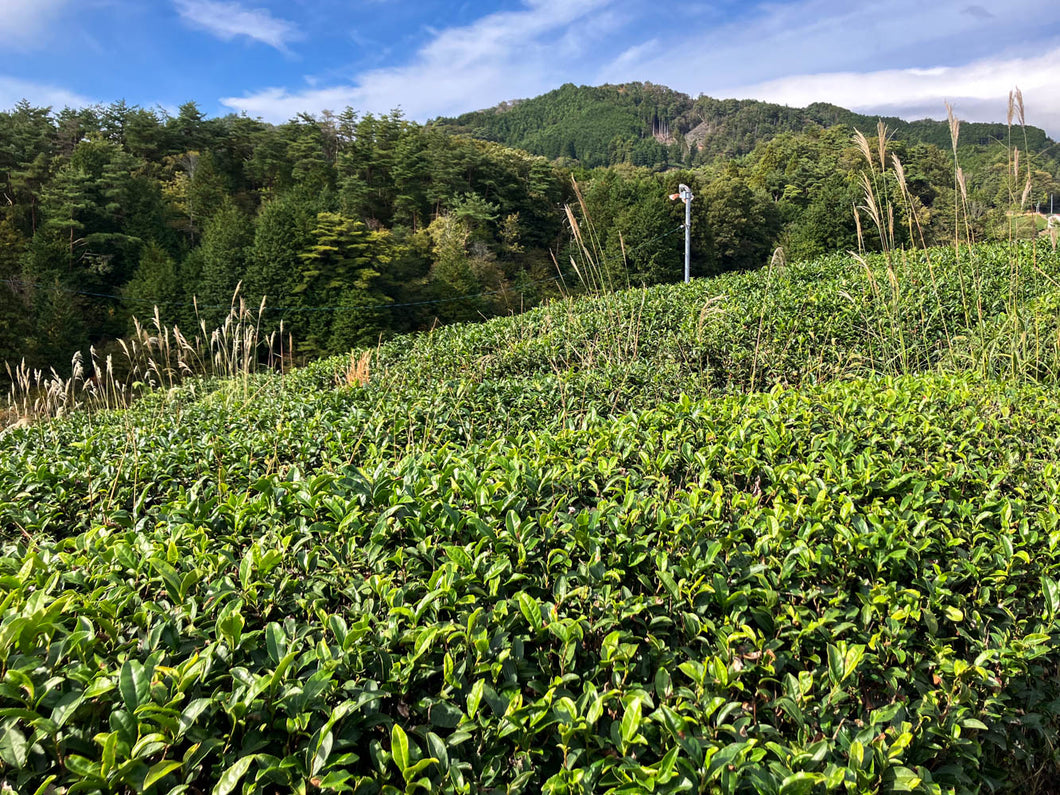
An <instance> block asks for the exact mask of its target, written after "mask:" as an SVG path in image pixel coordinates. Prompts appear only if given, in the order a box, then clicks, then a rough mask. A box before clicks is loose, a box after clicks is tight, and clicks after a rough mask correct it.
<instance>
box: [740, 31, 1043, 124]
mask: <svg viewBox="0 0 1060 795" xmlns="http://www.w3.org/2000/svg"><path fill="white" fill-rule="evenodd" d="M1057 74H1060V48H1056V49H1053V50H1051V51H1049V52H1046V53H1044V54H1042V55H1039V56H1037V57H1033V58H1012V59H1008V60H995V59H984V60H980V61H976V62H974V63H970V64H965V65H963V66H957V67H952V66H949V67H936V68H932V69H888V70H883V71H878V72H867V73H854V72H836V73H830V74H812V75H793V76H789V77H784V78H780V79H777V80H770V81H765V82H762V83H758V84H754V85H746V86H740V87H737V88H735V89H733V94H734V95H735V96H740V97H753V98H755V99H763V100H767V101H769V102H777V103H780V104H784V105H791V106H795V107H803V106H805V105H809V104H810V103H812V102H830V103H832V104H834V105H840V106H842V107H845V108H849V109H852V110H859V111H869V112H874V113H882V114H885V115H894V116H901V117H903V118H923V117H925V116H930V117H934V118H940V117H943V116H945V113H946V109H945V103H946V102H949V103H950V104H951V105H953V106H954V109H955V111H956V112H957V115H958V116H961V117H962V118H965V119H967V120H969V121H999V120H1002V119H1004V118H1005V116H1006V113H1007V108H1008V93H1009V91H1011V90H1012V89H1013V88H1015V87H1016V86H1019V88H1020V90H1021V91H1022V92H1023V96H1024V101H1025V104H1026V109H1027V122H1028V123H1029V124H1034V125H1036V126H1040V127H1043V128H1045V130H1046V131H1047V132H1049V133H1050V135H1051V136H1053V137H1060V82H1058V81H1057V79H1056V75H1057Z"/></svg>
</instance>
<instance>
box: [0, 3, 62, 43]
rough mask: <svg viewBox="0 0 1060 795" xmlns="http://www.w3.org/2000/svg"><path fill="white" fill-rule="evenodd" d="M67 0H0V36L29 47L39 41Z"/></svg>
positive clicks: (6, 40)
mask: <svg viewBox="0 0 1060 795" xmlns="http://www.w3.org/2000/svg"><path fill="white" fill-rule="evenodd" d="M68 2H69V0H0V38H2V39H3V41H4V42H5V44H7V45H9V46H15V47H18V48H20V49H21V48H29V47H32V46H34V45H37V44H39V43H40V42H41V39H42V37H43V36H44V35H45V34H46V33H47V31H48V28H49V25H50V23H51V22H52V20H54V19H55V17H56V16H57V15H58V13H59V11H60V10H61V9H62V8H63V6H65V5H67V4H68Z"/></svg>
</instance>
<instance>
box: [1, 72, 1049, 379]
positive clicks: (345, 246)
mask: <svg viewBox="0 0 1060 795" xmlns="http://www.w3.org/2000/svg"><path fill="white" fill-rule="evenodd" d="M879 121H880V120H877V119H869V118H867V117H863V116H858V115H856V114H852V113H850V112H849V111H845V110H843V109H841V108H836V107H833V106H825V105H815V106H811V107H810V108H806V109H802V110H799V109H792V108H783V107H780V106H776V105H768V104H766V103H761V102H750V101H746V102H744V101H736V100H725V101H718V100H712V99H709V98H705V97H700V98H699V99H696V100H692V99H690V98H689V97H687V96H685V95H683V94H679V93H677V92H674V91H670V90H669V89H666V88H662V87H659V86H652V85H650V84H630V85H626V86H603V87H600V88H576V87H574V86H571V85H568V86H564V87H562V88H560V89H558V90H557V91H555V92H552V93H551V94H548V95H545V96H543V97H539V98H537V99H534V100H527V101H525V102H520V103H514V104H512V105H508V106H505V107H504V108H498V109H494V110H492V111H484V112H479V113H476V114H468V115H466V116H464V117H461V119H460V120H457V121H449V122H447V121H444V120H440V121H438V122H434V123H431V124H428V125H420V124H416V123H413V122H410V121H408V120H406V119H404V118H402V116H401V114H400V113H397V112H395V113H391V114H386V115H383V116H378V117H377V116H373V115H366V116H359V115H358V114H357V113H356V112H354V111H353V110H351V109H346V110H345V111H343V112H342V113H341V114H338V115H336V114H332V113H324V114H322V115H321V116H319V117H314V116H310V115H301V116H299V117H297V118H295V119H292V120H291V121H289V122H287V123H285V124H281V125H271V124H267V123H264V122H262V121H260V120H255V119H250V118H247V117H245V116H225V117H221V118H208V117H206V116H205V115H204V114H203V113H202V112H201V111H200V110H199V109H198V107H197V106H196V105H195V104H194V103H187V104H185V105H183V106H182V107H181V108H180V110H179V112H178V113H177V114H176V115H170V114H167V113H165V112H161V111H152V110H147V109H144V108H139V107H130V106H128V105H126V104H125V103H123V102H118V103H115V104H112V105H109V106H105V107H104V106H96V107H89V108H82V109H69V108H67V109H63V110H61V111H58V112H53V111H52V109H50V108H38V107H33V106H32V105H30V104H28V103H25V102H23V103H21V104H19V105H18V106H16V107H15V108H13V109H11V110H10V111H7V112H0V362H4V361H8V362H18V361H20V360H22V359H23V358H24V359H26V361H27V362H28V363H29V364H31V365H33V366H38V367H43V368H49V367H56V368H57V369H58V370H60V371H62V370H63V368H64V365H66V366H68V365H69V362H70V356H71V353H72V352H74V351H76V350H81V351H87V349H88V346H90V345H91V346H95V347H96V348H97V350H102V351H103V352H104V353H105V352H106V350H107V346H108V345H110V346H116V345H117V344H118V343H117V341H118V340H120V339H121V338H122V337H123V336H124V335H126V334H127V333H128V332H129V331H130V329H131V327H132V317H133V316H134V315H136V316H139V317H140V318H141V319H143V318H148V317H150V316H151V315H152V314H153V312H154V307H156V306H157V307H158V310H159V313H160V320H161V322H164V323H166V324H167V325H172V324H177V325H179V326H180V327H181V329H183V330H185V331H188V330H190V329H195V328H198V327H199V325H200V322H202V323H205V324H206V326H207V328H212V326H213V324H214V323H216V322H218V321H219V320H220V318H222V317H223V316H224V315H225V314H226V313H227V311H228V309H229V305H230V302H231V300H232V296H233V294H234V292H235V291H236V288H237V286H239V285H241V287H240V289H241V295H242V296H244V297H245V298H246V300H247V301H248V303H249V304H250V305H252V306H257V305H258V303H259V302H260V301H261V300H262V298H265V299H266V307H267V308H266V313H265V321H264V325H265V329H264V330H265V331H266V332H268V331H271V330H274V329H277V328H279V326H280V323H281V322H282V323H283V324H284V328H285V329H286V330H289V331H290V332H291V333H292V334H293V336H294V340H295V343H296V352H297V355H298V356H299V357H300V358H301V359H302V360H306V359H309V358H314V357H317V356H320V355H324V354H328V353H337V352H340V351H346V350H349V349H350V347H352V346H356V345H364V344H374V343H375V342H376V341H377V340H379V339H380V338H382V337H387V336H390V335H393V334H396V333H402V332H408V331H416V330H421V329H426V328H431V327H433V326H434V325H436V324H438V323H446V322H451V321H459V320H474V319H480V318H483V317H489V316H491V315H495V314H498V313H500V314H503V313H508V312H513V311H519V310H521V309H524V308H527V307H530V306H533V305H534V304H535V303H537V302H539V301H540V300H542V299H543V298H545V297H548V296H551V295H555V294H557V293H558V292H559V290H560V289H561V285H563V284H566V286H567V288H570V287H571V286H572V285H576V284H577V282H578V276H577V274H575V273H574V272H573V269H571V268H570V261H571V254H572V253H577V252H576V251H575V250H574V249H575V248H576V247H575V245H574V243H573V241H572V238H571V234H570V229H569V228H568V224H567V218H566V215H565V212H564V205H565V204H569V205H572V206H573V207H574V208H575V214H576V216H577V217H578V218H579V219H580V223H581V224H582V225H583V226H584V227H585V229H586V230H591V232H592V234H591V235H590V236H589V239H590V240H591V242H592V245H593V247H594V249H595V250H594V252H593V256H594V257H595V258H596V259H597V266H598V268H599V271H600V274H601V275H602V276H603V277H606V279H607V281H608V282H609V283H610V284H612V285H615V286H618V285H626V284H638V285H639V284H656V283H660V282H668V281H674V280H676V279H679V278H680V277H681V274H682V272H683V263H682V259H683V246H682V244H681V240H680V226H681V224H682V221H683V208H682V207H681V205H680V202H674V201H671V200H670V198H669V196H670V194H672V193H674V192H675V191H676V190H677V186H678V185H679V184H680V183H682V182H683V183H685V184H687V185H689V186H691V187H692V189H693V192H694V193H695V196H696V199H695V201H694V202H693V207H692V218H693V222H692V263H691V264H692V273H693V274H694V275H696V276H704V275H709V274H714V273H719V272H723V271H728V270H734V269H749V268H756V267H761V266H762V265H763V264H765V263H766V262H767V261H769V259H770V257H771V255H772V254H773V252H774V250H775V249H776V248H777V247H781V248H783V250H784V252H785V254H786V256H787V257H788V258H802V257H812V256H816V255H818V254H821V253H824V252H830V251H835V250H852V249H860V248H862V247H865V248H869V249H871V248H873V247H876V248H880V247H883V246H885V245H894V246H901V245H904V244H907V243H916V244H918V245H922V244H928V245H930V244H933V243H935V244H937V243H945V242H947V241H952V240H953V239H954V237H955V236H961V237H962V238H963V239H969V240H983V239H989V238H997V237H1009V236H1012V235H1013V234H1016V235H1024V234H1035V233H1036V231H1037V227H1038V226H1039V225H1044V220H1043V219H1037V220H1031V219H1024V220H1025V221H1026V223H1025V224H1023V226H1019V225H1018V224H1016V223H1015V221H1014V219H1015V220H1019V219H1022V218H1023V216H1022V215H1021V214H1020V211H1022V210H1025V209H1027V208H1029V207H1031V206H1033V205H1034V204H1036V203H1042V204H1044V206H1045V207H1046V208H1048V206H1049V200H1050V196H1051V195H1053V194H1057V195H1060V185H1058V181H1057V177H1058V172H1060V166H1058V164H1057V161H1056V160H1055V159H1054V157H1053V154H1054V153H1053V151H1052V150H1051V149H1049V147H1051V145H1052V143H1051V142H1050V141H1049V140H1048V139H1047V138H1046V137H1045V135H1044V133H1042V132H1041V131H1040V130H1037V129H1035V128H1026V129H1023V128H1020V127H1019V126H1014V127H1013V128H1011V129H1010V128H1009V127H1007V126H998V125H981V124H965V125H962V126H961V129H960V135H959V141H960V147H959V148H958V159H957V161H955V160H954V155H953V152H952V150H951V147H950V141H949V129H948V127H947V126H946V125H939V124H937V123H935V122H913V123H907V122H902V121H900V120H897V119H887V120H882V122H883V123H885V126H884V128H883V132H884V140H883V145H882V147H881V144H880V141H879V140H878V134H879V133H878V130H877V123H878V122H879ZM858 130H860V131H861V132H862V133H864V134H865V136H867V137H866V138H863V139H862V140H861V141H860V142H859V141H857V140H856V137H855V135H856V131H858ZM483 137H489V138H493V139H496V140H482V138H483ZM513 147H522V148H513ZM881 148H882V149H883V150H885V156H883V157H881V156H880V154H879V152H880V150H881ZM524 149H525V150H530V152H527V151H524ZM535 153H536V154H535ZM866 154H867V155H868V159H866ZM895 158H897V160H895ZM957 166H960V171H958V170H957ZM899 169H900V172H899ZM572 177H573V178H574V180H576V182H577V186H578V187H577V193H576V188H575V185H574V183H573V182H572ZM866 185H871V186H872V189H873V190H876V191H879V193H880V196H881V197H883V198H885V199H886V200H887V202H888V206H889V207H890V212H892V214H893V222H892V223H891V227H892V228H890V229H889V230H887V235H886V240H884V239H883V238H881V236H880V234H878V232H879V228H878V227H876V229H875V231H874V229H873V225H872V223H871V219H870V215H871V212H870V211H871V207H870V205H871V202H870V203H868V204H867V198H866ZM576 199H577V200H576ZM958 211H959V212H958ZM958 215H960V216H961V222H960V224H959V225H956V219H957V217H958ZM859 224H860V227H859ZM958 226H959V228H958ZM859 230H860V234H859ZM2 373H3V368H2V365H0V379H2V378H3V375H2Z"/></svg>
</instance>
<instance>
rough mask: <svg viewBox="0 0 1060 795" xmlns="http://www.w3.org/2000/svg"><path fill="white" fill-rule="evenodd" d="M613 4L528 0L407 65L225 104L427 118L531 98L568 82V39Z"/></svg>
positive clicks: (278, 116) (457, 32) (576, 55)
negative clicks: (396, 112) (342, 81)
mask: <svg viewBox="0 0 1060 795" xmlns="http://www.w3.org/2000/svg"><path fill="white" fill-rule="evenodd" d="M609 2H611V0H528V2H526V3H525V4H524V7H523V8H522V9H520V10H517V11H503V12H497V13H494V14H489V15H487V16H485V17H483V18H481V19H479V20H478V21H477V22H475V23H473V24H471V25H467V26H465V27H459V28H449V29H447V30H443V31H441V32H439V33H438V34H436V35H435V37H434V38H433V39H432V40H431V41H430V42H428V43H427V44H426V45H425V46H424V47H423V48H422V49H421V50H420V51H419V52H418V53H417V54H416V55H415V57H414V58H413V60H412V61H411V63H409V64H407V65H405V66H399V67H393V68H387V69H376V70H372V71H369V72H366V73H364V74H362V75H360V76H359V78H358V79H357V80H356V81H355V82H350V83H348V84H345V85H338V86H332V87H324V88H318V87H313V88H310V89H307V90H300V91H290V90H288V89H285V88H268V89H265V90H262V91H258V92H256V93H253V94H248V95H245V96H242V97H225V98H222V99H221V102H222V103H223V104H224V105H226V106H228V107H230V108H234V109H236V110H240V111H245V112H247V113H249V114H251V115H254V116H261V117H262V118H264V119H266V120H269V121H282V120H285V119H289V118H291V116H293V115H295V114H297V113H299V112H303V111H309V112H318V111H320V110H323V109H329V110H338V109H341V108H342V107H344V106H346V105H350V106H352V107H354V108H356V109H357V110H360V111H365V112H368V111H371V112H384V111H387V110H390V109H391V108H394V107H396V106H399V105H400V106H401V107H402V108H403V109H404V110H405V112H406V113H408V115H409V116H410V117H412V118H415V119H427V118H430V117H432V116H438V115H442V114H446V113H452V112H454V111H457V110H461V109H464V110H470V109H473V108H478V107H485V106H488V105H493V104H496V103H497V102H500V101H502V100H505V99H513V98H517V97H527V96H533V95H535V94H540V93H542V92H543V91H547V90H549V89H551V88H555V87H556V86H558V85H559V84H560V83H562V82H565V81H566V80H567V79H569V77H568V76H569V75H570V74H571V72H572V64H574V63H578V62H580V60H581V59H583V58H584V57H585V55H586V53H585V49H586V48H585V47H584V46H582V44H580V43H579V41H578V37H576V36H569V35H567V34H568V33H570V32H571V29H572V27H573V26H575V25H580V26H584V28H585V29H586V30H591V29H592V21H591V18H592V17H593V15H594V14H596V13H601V14H605V15H606V10H607V9H606V6H607V5H608V3H609Z"/></svg>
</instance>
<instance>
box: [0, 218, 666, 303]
mask: <svg viewBox="0 0 1060 795" xmlns="http://www.w3.org/2000/svg"><path fill="white" fill-rule="evenodd" d="M682 229H684V227H683V226H678V227H676V228H674V229H670V230H669V231H666V232H663V233H662V234H661V235H656V236H655V237H653V238H650V239H648V240H645V241H644V242H643V243H640V244H638V245H637V246H635V247H633V248H630V249H627V250H626V252H625V254H626V255H628V254H631V253H633V252H636V251H639V250H640V249H642V248H645V247H646V246H649V245H651V244H652V243H655V242H656V241H658V240H662V239H663V238H665V237H669V236H670V235H672V234H674V233H676V232H680V231H681V230H682ZM623 259H624V257H623ZM600 261H601V263H609V262H617V261H619V258H618V257H602V258H601V260H600ZM552 282H560V283H561V284H562V283H564V282H563V278H562V276H550V277H548V278H547V279H535V280H534V281H530V282H524V283H523V284H522V285H521V286H519V287H513V288H511V289H507V290H486V291H483V292H480V293H470V294H467V295H458V296H453V297H451V298H435V299H431V300H426V301H406V302H403V303H388V304H376V305H374V306H359V305H337V306H269V305H268V304H266V305H265V310H264V311H266V312H342V311H350V310H355V309H359V310H376V309H407V308H412V307H418V306H434V305H438V304H449V303H456V302H458V301H471V300H473V299H476V298H486V297H490V296H496V295H505V294H506V293H519V294H523V293H525V292H526V290H527V289H528V288H530V287H533V286H537V285H541V284H549V283H552ZM0 284H9V285H11V286H13V287H32V288H35V289H40V290H51V291H53V292H60V293H65V294H66V295H81V296H85V297H87V298H106V299H109V300H112V301H120V302H122V303H126V304H128V303H141V304H147V305H150V306H158V307H166V306H169V307H172V306H183V307H190V306H194V307H196V308H197V309H230V308H231V306H232V303H231V302H229V303H227V304H200V303H198V302H197V301H156V300H154V299H151V298H135V297H130V296H124V295H116V294H114V293H97V292H91V291H88V290H72V289H70V288H67V287H63V286H61V285H59V284H54V285H48V284H42V283H40V282H30V281H24V280H21V279H0Z"/></svg>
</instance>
